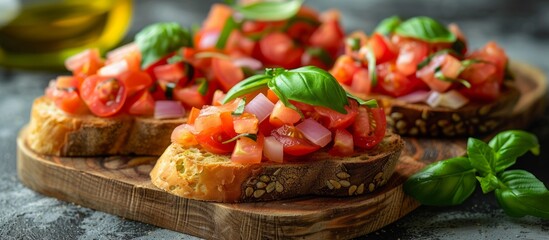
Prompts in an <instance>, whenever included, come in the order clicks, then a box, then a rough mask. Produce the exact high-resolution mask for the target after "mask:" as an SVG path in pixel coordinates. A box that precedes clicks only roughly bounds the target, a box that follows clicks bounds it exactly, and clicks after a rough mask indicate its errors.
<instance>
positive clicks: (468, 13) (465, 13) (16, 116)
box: [0, 0, 549, 239]
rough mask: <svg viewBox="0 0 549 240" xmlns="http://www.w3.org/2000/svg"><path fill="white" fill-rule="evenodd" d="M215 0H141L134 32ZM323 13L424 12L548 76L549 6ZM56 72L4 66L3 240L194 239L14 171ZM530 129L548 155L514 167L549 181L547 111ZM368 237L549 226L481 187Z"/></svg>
mask: <svg viewBox="0 0 549 240" xmlns="http://www.w3.org/2000/svg"><path fill="white" fill-rule="evenodd" d="M213 2H214V1H211V0H201V1H190V0H183V1H175V0H173V1H143V0H136V1H135V5H134V16H133V22H132V26H131V29H130V31H129V33H128V36H130V37H131V36H133V35H134V34H135V33H136V32H137V31H138V30H139V29H141V28H142V27H143V26H145V25H147V24H150V23H153V22H158V21H177V22H181V23H182V24H184V25H190V24H191V23H196V22H200V21H201V20H202V19H204V17H205V15H206V14H207V11H208V9H209V6H210V4H212V3H213ZM307 4H308V5H310V6H313V7H315V8H317V9H319V10H324V9H327V8H339V9H341V11H342V13H343V24H344V26H345V28H346V30H347V31H349V30H352V29H364V30H366V31H367V32H370V31H371V30H372V29H373V27H374V26H375V25H376V23H377V22H378V21H379V20H381V19H383V18H385V17H388V16H392V15H400V16H401V17H404V18H407V17H411V16H417V15H426V16H431V17H434V18H437V19H439V20H440V21H442V22H446V23H448V22H457V23H458V24H459V25H460V26H461V28H462V29H463V30H464V32H465V34H466V35H467V36H468V38H469V42H470V45H471V46H472V48H478V47H480V46H482V45H483V44H484V43H486V42H487V41H489V40H495V41H497V42H498V43H499V44H500V45H501V46H503V48H504V49H506V51H507V53H508V55H509V56H510V57H511V58H512V59H514V60H517V61H522V62H527V63H529V64H531V65H535V66H537V67H539V68H540V69H542V70H543V71H544V72H545V73H546V74H547V73H549V1H542V0H540V1H528V0H522V1H511V0H499V1H496V0H492V1H478V0H463V1H437V0H420V1H406V0H385V1H384V0H371V1H361V0H342V1H330V0H311V1H307ZM58 74H60V73H59V72H35V71H24V70H8V69H2V68H0V110H2V111H3V114H0V239H194V237H192V236H188V235H185V234H181V233H177V232H173V231H170V230H165V229H160V228H157V227H155V226H153V225H148V224H143V223H140V222H135V221H131V220H126V219H122V218H120V217H117V216H114V215H110V214H107V213H103V212H98V211H94V210H91V209H88V208H84V207H80V206H76V205H74V204H71V203H66V202H62V201H59V200H57V199H54V198H49V197H45V196H43V195H40V194H38V193H35V192H33V191H32V190H30V189H28V188H26V187H25V186H23V185H22V184H21V183H20V182H19V180H18V178H17V174H16V137H17V134H18V131H19V130H20V129H21V127H23V126H24V125H25V124H26V123H27V122H28V119H29V113H30V108H31V104H32V101H33V99H34V98H36V97H38V96H40V95H42V94H43V90H44V88H45V87H46V85H47V83H48V80H49V79H52V78H54V77H55V76H56V75H58ZM528 130H529V131H531V132H533V133H535V134H536V135H537V136H538V138H539V139H540V142H541V145H542V153H541V155H540V156H538V157H534V156H532V155H527V156H526V157H523V158H521V159H519V161H518V163H517V165H516V166H515V167H516V168H522V169H526V170H528V171H531V172H532V173H534V174H535V175H536V176H537V177H538V178H540V179H541V180H542V181H543V182H544V183H545V184H546V185H548V184H549V151H546V150H547V148H543V147H547V146H549V114H548V112H547V111H546V112H545V114H544V116H543V117H542V118H541V119H539V120H538V121H536V122H535V123H533V124H532V125H531V126H530V127H529V129H528ZM365 238H371V239H547V238H549V221H546V220H541V219H539V218H534V217H524V218H511V217H509V216H507V215H505V213H504V212H503V211H502V210H501V209H500V208H499V207H498V205H497V202H496V200H495V198H494V196H493V194H487V195H484V194H483V193H482V192H481V191H480V190H479V189H478V188H477V191H476V192H475V193H474V194H473V196H472V197H471V198H470V199H468V200H467V201H466V202H465V203H464V204H462V205H460V206H456V207H445V208H437V207H426V206H422V207H419V208H418V209H416V210H415V211H413V212H412V213H410V214H408V215H407V216H405V217H404V218H402V219H400V220H398V221H396V222H395V223H393V224H391V225H388V226H386V227H385V228H382V229H380V230H378V231H375V232H373V233H371V234H369V235H367V236H365Z"/></svg>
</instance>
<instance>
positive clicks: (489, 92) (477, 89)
mask: <svg viewBox="0 0 549 240" xmlns="http://www.w3.org/2000/svg"><path fill="white" fill-rule="evenodd" d="M460 92H461V93H462V94H463V95H465V96H466V97H467V98H469V99H474V100H477V101H487V102H490V101H494V100H496V99H497V98H498V97H499V95H500V92H501V84H500V83H498V82H497V81H495V80H494V81H485V82H482V83H480V84H476V85H472V86H471V88H462V89H461V90H460Z"/></svg>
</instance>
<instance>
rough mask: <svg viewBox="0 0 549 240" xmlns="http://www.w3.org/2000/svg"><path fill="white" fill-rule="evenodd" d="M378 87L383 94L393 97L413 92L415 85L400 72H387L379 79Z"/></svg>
mask: <svg viewBox="0 0 549 240" xmlns="http://www.w3.org/2000/svg"><path fill="white" fill-rule="evenodd" d="M378 83H379V87H380V88H381V89H382V90H383V93H385V94H387V95H391V96H393V97H400V96H403V95H406V94H408V93H410V92H412V91H413V90H414V86H415V84H414V83H412V81H410V79H409V78H408V77H406V76H405V75H404V74H402V73H400V72H389V73H388V74H387V75H385V76H384V77H383V78H379V82H378Z"/></svg>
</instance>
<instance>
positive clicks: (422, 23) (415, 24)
mask: <svg viewBox="0 0 549 240" xmlns="http://www.w3.org/2000/svg"><path fill="white" fill-rule="evenodd" d="M395 33H396V34H398V35H400V36H404V37H410V38H416V39H420V40H423V41H426V42H430V43H453V42H455V41H456V39H457V37H456V35H454V34H453V33H452V32H450V30H448V28H446V27H445V26H444V25H442V24H441V23H439V22H438V21H436V20H434V19H432V18H429V17H414V18H410V19H408V20H406V21H405V22H403V23H401V24H400V25H398V27H396V28H395Z"/></svg>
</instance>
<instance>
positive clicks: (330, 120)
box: [314, 100, 358, 130]
mask: <svg viewBox="0 0 549 240" xmlns="http://www.w3.org/2000/svg"><path fill="white" fill-rule="evenodd" d="M357 108H358V104H357V102H356V101H355V100H349V105H347V106H345V110H347V113H346V114H343V113H339V112H337V111H335V110H333V109H330V108H326V107H320V106H315V107H314V109H315V111H316V112H317V113H318V115H320V119H319V122H320V123H321V124H322V125H324V126H325V127H326V128H329V129H331V130H333V129H337V128H347V127H349V126H351V125H352V124H353V122H354V121H355V118H356V116H357V114H358V112H357Z"/></svg>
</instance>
